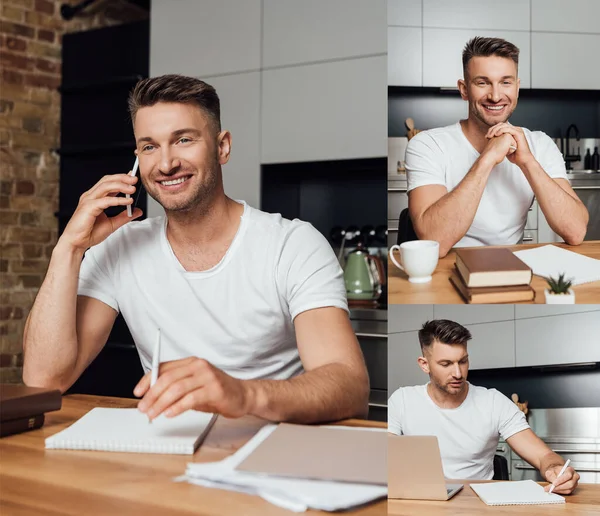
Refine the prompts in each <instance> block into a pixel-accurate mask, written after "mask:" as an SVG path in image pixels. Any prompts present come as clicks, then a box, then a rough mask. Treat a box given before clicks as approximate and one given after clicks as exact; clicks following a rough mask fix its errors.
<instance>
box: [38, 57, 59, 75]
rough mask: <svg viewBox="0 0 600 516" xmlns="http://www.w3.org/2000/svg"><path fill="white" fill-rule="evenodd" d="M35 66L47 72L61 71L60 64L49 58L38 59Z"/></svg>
mask: <svg viewBox="0 0 600 516" xmlns="http://www.w3.org/2000/svg"><path fill="white" fill-rule="evenodd" d="M35 66H36V67H37V69H38V70H40V71H42V72H46V73H60V64H59V63H57V62H55V61H48V60H47V59H39V58H38V59H36V61H35Z"/></svg>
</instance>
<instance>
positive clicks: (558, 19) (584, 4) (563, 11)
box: [531, 0, 600, 34]
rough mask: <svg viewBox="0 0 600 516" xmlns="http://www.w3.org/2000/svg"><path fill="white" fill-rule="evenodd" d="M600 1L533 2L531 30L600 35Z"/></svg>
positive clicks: (555, 0) (534, 0) (551, 0)
mask: <svg viewBox="0 0 600 516" xmlns="http://www.w3.org/2000/svg"><path fill="white" fill-rule="evenodd" d="M599 19H600V2H598V0H568V1H566V0H531V30H533V31H545V32H574V33H588V34H594V33H595V34H600V24H599V23H598V20H599Z"/></svg>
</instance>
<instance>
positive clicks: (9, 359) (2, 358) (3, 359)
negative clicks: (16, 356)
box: [0, 353, 13, 367]
mask: <svg viewBox="0 0 600 516" xmlns="http://www.w3.org/2000/svg"><path fill="white" fill-rule="evenodd" d="M12 363H13V355H9V354H8V353H2V354H1V355H0V367H11V366H12Z"/></svg>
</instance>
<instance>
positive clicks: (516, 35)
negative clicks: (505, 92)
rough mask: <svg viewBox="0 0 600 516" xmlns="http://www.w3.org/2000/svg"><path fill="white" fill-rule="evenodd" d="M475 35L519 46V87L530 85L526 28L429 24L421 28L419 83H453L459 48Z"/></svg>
mask: <svg viewBox="0 0 600 516" xmlns="http://www.w3.org/2000/svg"><path fill="white" fill-rule="evenodd" d="M475 36H485V37H495V38H504V39H506V40H507V41H510V42H511V43H513V44H514V45H516V46H517V47H518V48H519V49H520V54H519V77H520V78H521V88H529V87H530V85H531V81H530V76H531V74H530V43H529V32H516V31H512V32H510V31H496V30H476V29H467V30H458V29H432V28H424V29H423V86H437V87H446V88H452V87H456V84H457V81H458V79H462V78H463V70H462V52H463V49H464V47H465V45H466V44H467V42H468V41H469V40H470V39H471V38H473V37H475ZM550 55H551V53H548V56H550Z"/></svg>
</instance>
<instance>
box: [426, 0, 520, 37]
mask: <svg viewBox="0 0 600 516" xmlns="http://www.w3.org/2000/svg"><path fill="white" fill-rule="evenodd" d="M529 20H530V17H529V0H504V1H503V2H502V7H501V8H499V4H498V2H497V1H496V0H460V1H459V2H448V1H447V0H423V26H424V27H440V28H454V29H476V30H478V31H480V32H481V31H482V30H487V29H490V30H500V29H506V30H522V31H529V23H530V22H529Z"/></svg>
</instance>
